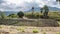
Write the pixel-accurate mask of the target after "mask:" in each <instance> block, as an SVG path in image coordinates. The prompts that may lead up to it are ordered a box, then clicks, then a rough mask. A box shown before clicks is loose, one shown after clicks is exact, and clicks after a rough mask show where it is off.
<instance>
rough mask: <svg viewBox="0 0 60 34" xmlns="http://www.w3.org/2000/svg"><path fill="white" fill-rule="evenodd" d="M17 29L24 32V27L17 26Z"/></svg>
mask: <svg viewBox="0 0 60 34" xmlns="http://www.w3.org/2000/svg"><path fill="white" fill-rule="evenodd" d="M17 30H18V31H20V32H25V28H24V27H20V28H17Z"/></svg>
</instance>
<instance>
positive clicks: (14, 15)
mask: <svg viewBox="0 0 60 34" xmlns="http://www.w3.org/2000/svg"><path fill="white" fill-rule="evenodd" d="M8 17H10V18H17V15H16V14H10V15H8Z"/></svg>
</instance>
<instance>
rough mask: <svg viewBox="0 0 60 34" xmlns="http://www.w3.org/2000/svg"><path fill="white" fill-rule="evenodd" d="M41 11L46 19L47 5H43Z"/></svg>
mask: <svg viewBox="0 0 60 34" xmlns="http://www.w3.org/2000/svg"><path fill="white" fill-rule="evenodd" d="M43 11H44V14H43V15H44V17H45V18H47V16H48V12H49V8H48V6H47V5H45V6H44V7H43Z"/></svg>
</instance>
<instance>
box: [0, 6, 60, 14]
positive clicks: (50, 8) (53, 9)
mask: <svg viewBox="0 0 60 34" xmlns="http://www.w3.org/2000/svg"><path fill="white" fill-rule="evenodd" d="M48 8H49V10H50V11H57V12H58V11H60V9H59V8H56V7H48ZM40 9H41V7H35V8H34V11H35V12H40ZM25 12H32V10H31V9H29V10H28V11H24V13H25ZM4 13H5V15H9V14H17V13H18V11H4ZM0 14H1V11H0Z"/></svg>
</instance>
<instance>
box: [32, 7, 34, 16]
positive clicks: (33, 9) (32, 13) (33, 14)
mask: <svg viewBox="0 0 60 34" xmlns="http://www.w3.org/2000/svg"><path fill="white" fill-rule="evenodd" d="M33 15H34V7H32V16H33Z"/></svg>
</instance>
